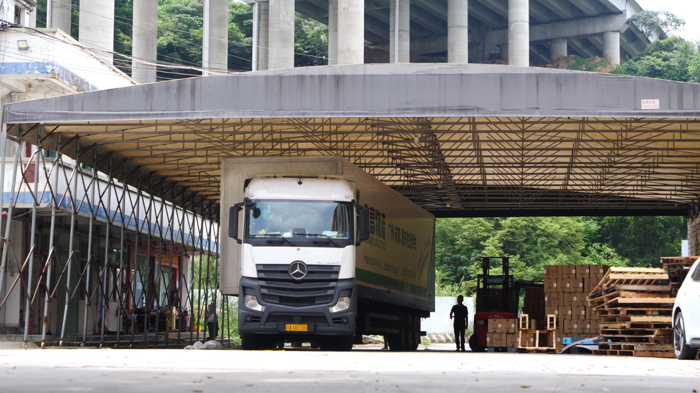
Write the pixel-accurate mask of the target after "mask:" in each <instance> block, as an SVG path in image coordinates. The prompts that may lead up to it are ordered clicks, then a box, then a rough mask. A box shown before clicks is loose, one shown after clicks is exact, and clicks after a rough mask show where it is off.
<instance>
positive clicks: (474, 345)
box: [469, 334, 486, 352]
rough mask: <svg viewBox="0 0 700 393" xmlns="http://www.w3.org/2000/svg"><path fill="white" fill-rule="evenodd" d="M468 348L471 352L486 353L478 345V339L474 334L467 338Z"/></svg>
mask: <svg viewBox="0 0 700 393" xmlns="http://www.w3.org/2000/svg"><path fill="white" fill-rule="evenodd" d="M469 348H471V350H472V352H484V351H486V348H484V347H482V346H481V345H479V337H477V336H476V334H472V336H471V337H469Z"/></svg>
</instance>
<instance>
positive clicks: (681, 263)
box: [661, 257, 700, 297]
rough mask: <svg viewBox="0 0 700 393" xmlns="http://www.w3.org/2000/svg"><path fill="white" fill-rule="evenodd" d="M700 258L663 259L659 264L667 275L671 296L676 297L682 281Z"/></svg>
mask: <svg viewBox="0 0 700 393" xmlns="http://www.w3.org/2000/svg"><path fill="white" fill-rule="evenodd" d="M698 258H700V257H664V258H661V263H662V264H663V266H664V270H665V271H666V273H668V279H669V284H670V285H671V296H673V297H676V294H678V289H680V287H681V284H683V280H685V277H686V276H687V275H688V272H689V271H690V268H691V267H692V266H693V264H694V263H695V261H697V260H698Z"/></svg>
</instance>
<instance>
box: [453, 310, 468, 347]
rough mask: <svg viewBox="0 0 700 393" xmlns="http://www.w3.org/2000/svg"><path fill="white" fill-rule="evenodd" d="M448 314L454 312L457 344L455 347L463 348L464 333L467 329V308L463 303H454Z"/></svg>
mask: <svg viewBox="0 0 700 393" xmlns="http://www.w3.org/2000/svg"><path fill="white" fill-rule="evenodd" d="M450 314H454V329H455V344H457V349H460V348H461V349H464V346H465V345H466V343H465V340H464V334H465V331H466V330H467V320H468V319H469V309H468V308H467V306H465V305H464V304H455V305H454V306H453V307H452V311H450Z"/></svg>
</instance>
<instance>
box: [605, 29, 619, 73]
mask: <svg viewBox="0 0 700 393" xmlns="http://www.w3.org/2000/svg"><path fill="white" fill-rule="evenodd" d="M603 57H604V58H605V60H607V61H609V62H610V63H612V64H614V65H619V64H620V32H619V31H609V32H607V33H603Z"/></svg>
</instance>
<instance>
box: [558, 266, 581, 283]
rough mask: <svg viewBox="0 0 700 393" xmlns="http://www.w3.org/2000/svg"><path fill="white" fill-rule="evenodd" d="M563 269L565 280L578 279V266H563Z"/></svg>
mask: <svg viewBox="0 0 700 393" xmlns="http://www.w3.org/2000/svg"><path fill="white" fill-rule="evenodd" d="M563 268H564V274H563V276H562V277H563V278H566V279H571V280H573V279H575V278H576V271H577V270H578V269H577V268H578V266H576V265H569V266H563Z"/></svg>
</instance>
